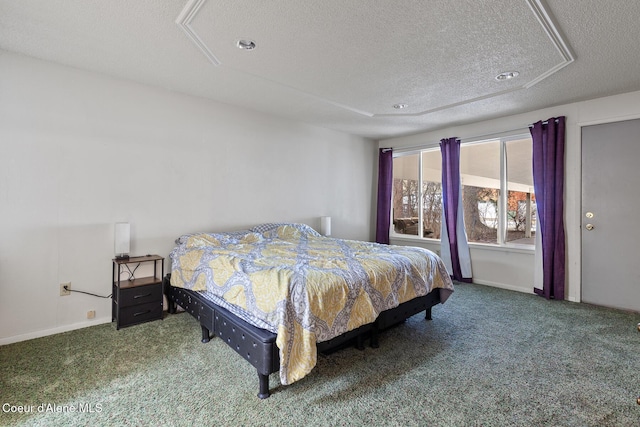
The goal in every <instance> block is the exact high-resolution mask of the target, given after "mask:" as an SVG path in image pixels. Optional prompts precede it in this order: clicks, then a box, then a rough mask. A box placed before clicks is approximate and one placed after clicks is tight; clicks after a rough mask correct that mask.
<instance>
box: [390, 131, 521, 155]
mask: <svg viewBox="0 0 640 427" xmlns="http://www.w3.org/2000/svg"><path fill="white" fill-rule="evenodd" d="M528 131H529V129H528V128H527V126H526V125H525V126H522V127H519V128H516V129H510V130H504V131H500V132H493V133H488V134H485V135H476V136H471V137H467V138H460V140H461V141H469V140H471V141H481V140H484V139H489V138H491V137H493V138H497V137H498V136H500V135H505V134H511V133H515V132H520V133H524V132H528ZM423 148H424V144H422V145H414V146H411V147H398V148H396V149H397V150H399V151H401V152H402V151H412V150H422V149H423ZM391 149H392V148H383V150H391ZM383 152H384V151H383Z"/></svg>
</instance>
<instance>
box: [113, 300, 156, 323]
mask: <svg viewBox="0 0 640 427" xmlns="http://www.w3.org/2000/svg"><path fill="white" fill-rule="evenodd" d="M156 319H162V304H160V303H158V302H157V301H155V302H150V303H148V304H141V305H134V306H131V307H124V308H120V323H121V326H129V325H135V324H136V323H142V322H146V321H148V320H156Z"/></svg>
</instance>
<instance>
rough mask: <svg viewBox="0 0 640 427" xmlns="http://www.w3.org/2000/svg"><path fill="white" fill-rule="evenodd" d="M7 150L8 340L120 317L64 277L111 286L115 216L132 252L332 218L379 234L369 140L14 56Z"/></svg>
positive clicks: (340, 233)
mask: <svg viewBox="0 0 640 427" xmlns="http://www.w3.org/2000/svg"><path fill="white" fill-rule="evenodd" d="M0 159H2V166H1V168H0V236H1V237H2V238H1V239H0V344H6V343H9V342H14V341H19V340H23V339H29V338H33V337H37V336H43V335H48V334H52V333H57V332H61V331H65V330H69V329H74V328H77V327H83V326H88V325H92V324H96V323H99V322H109V321H111V308H110V307H111V306H110V304H111V302H110V300H109V299H99V298H95V297H91V296H86V295H82V294H75V293H74V294H72V295H71V296H68V297H60V296H59V284H60V283H63V282H72V288H74V289H77V290H85V291H88V292H94V293H98V294H102V295H109V294H110V292H111V259H112V258H113V255H114V248H113V244H114V242H113V227H114V223H115V222H118V221H128V222H130V223H131V235H132V242H131V253H132V254H134V255H135V254H138V255H143V254H147V253H158V254H160V255H163V256H168V254H169V252H170V250H171V249H172V247H173V241H174V239H175V238H176V237H178V236H179V235H180V234H183V233H186V232H194V231H206V230H215V231H223V230H233V229H241V228H245V227H247V226H251V225H255V224H258V223H261V222H270V221H297V222H304V223H307V224H309V225H311V226H313V227H315V228H316V229H318V228H319V226H320V216H322V215H330V216H332V217H333V223H332V225H333V227H332V229H333V235H334V236H336V237H344V238H350V239H361V240H369V239H370V238H371V236H372V235H373V230H374V226H373V224H372V217H374V215H373V214H372V209H373V207H374V203H375V197H374V192H375V190H374V188H375V184H374V183H375V182H376V176H375V175H376V168H377V147H376V144H375V143H374V142H373V141H371V140H367V139H364V138H360V137H354V136H350V135H346V134H342V133H338V132H333V131H329V130H325V129H321V128H316V127H312V126H309V125H306V124H300V123H293V122H289V121H285V120H281V119H278V118H275V117H271V116H267V115H264V114H260V113H256V112H252V111H248V110H244V109H239V108H234V107H231V106H228V105H222V104H218V103H214V102H211V101H207V100H204V99H200V98H194V97H188V96H184V95H180V94H176V93H172V92H169V91H166V90H162V89H157V88H152V87H148V86H144V85H140V84H137V83H133V82H129V81H123V80H117V79H112V78H109V77H105V76H102V75H98V74H94V73H89V72H84V71H81V70H77V69H72V68H68V67H64V66H60V65H56V64H53V63H50V62H45V61H39V60H35V59H32V58H28V57H25V56H19V55H15V54H13V53H8V52H5V51H0ZM169 266H170V263H169V262H168V260H167V263H166V266H165V272H166V271H167V270H168V269H169ZM88 310H96V312H97V313H96V314H97V317H96V319H95V320H91V321H89V320H87V319H86V314H87V311H88Z"/></svg>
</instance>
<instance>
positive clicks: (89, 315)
mask: <svg viewBox="0 0 640 427" xmlns="http://www.w3.org/2000/svg"><path fill="white" fill-rule="evenodd" d="M95 317H96V311H95V310H89V311H87V319H95Z"/></svg>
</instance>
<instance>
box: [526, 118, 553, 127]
mask: <svg viewBox="0 0 640 427" xmlns="http://www.w3.org/2000/svg"><path fill="white" fill-rule="evenodd" d="M553 121H554V122H556V123H558V119H553ZM534 124H535V123H533V124H530V125H529V129H532V128H533V125H534ZM542 124H543V125H548V124H549V120H545V121H544V122H542Z"/></svg>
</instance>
